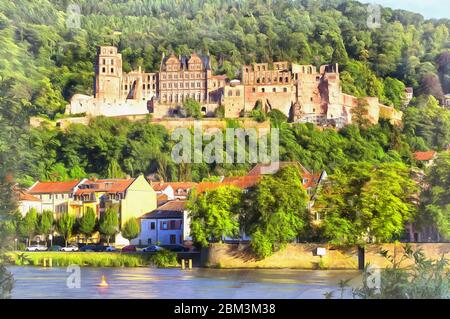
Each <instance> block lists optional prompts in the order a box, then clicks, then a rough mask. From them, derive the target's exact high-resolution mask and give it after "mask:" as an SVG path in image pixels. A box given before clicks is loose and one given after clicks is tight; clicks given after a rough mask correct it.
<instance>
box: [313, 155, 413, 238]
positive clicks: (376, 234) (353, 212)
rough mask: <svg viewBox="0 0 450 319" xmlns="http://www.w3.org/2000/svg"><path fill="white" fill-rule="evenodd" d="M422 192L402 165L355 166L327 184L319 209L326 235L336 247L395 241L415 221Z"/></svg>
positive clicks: (339, 173)
mask: <svg viewBox="0 0 450 319" xmlns="http://www.w3.org/2000/svg"><path fill="white" fill-rule="evenodd" d="M417 192H418V190H417V187H416V184H415V182H414V181H412V180H411V179H410V172H409V170H408V168H407V167H406V166H404V165H403V164H401V163H383V164H380V165H371V164H368V163H364V162H363V163H352V164H350V165H348V166H346V167H344V168H343V169H340V170H338V171H336V172H335V174H334V175H332V176H331V177H330V178H329V180H328V181H327V182H326V183H325V184H324V185H323V187H322V189H321V191H320V193H319V195H318V199H317V201H316V207H315V209H317V210H318V211H319V212H320V214H321V215H322V216H323V217H324V222H323V226H322V227H323V235H324V237H325V238H327V239H328V240H329V241H330V242H331V243H334V244H336V245H346V244H351V245H354V244H364V243H365V242H382V243H383V242H391V241H392V240H395V239H398V238H399V237H400V236H401V235H402V233H403V231H404V227H405V224H406V223H407V222H409V221H412V220H413V217H414V216H415V213H416V207H415V206H414V204H413V202H412V201H411V199H412V197H413V196H414V195H415V194H416V193H417Z"/></svg>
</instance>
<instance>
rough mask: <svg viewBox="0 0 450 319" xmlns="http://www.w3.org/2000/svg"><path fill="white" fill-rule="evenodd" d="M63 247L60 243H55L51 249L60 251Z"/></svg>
mask: <svg viewBox="0 0 450 319" xmlns="http://www.w3.org/2000/svg"><path fill="white" fill-rule="evenodd" d="M61 248H62V247H61V246H59V245H53V246H52V247H50V249H49V251H60V250H61Z"/></svg>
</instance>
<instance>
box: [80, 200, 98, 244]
mask: <svg viewBox="0 0 450 319" xmlns="http://www.w3.org/2000/svg"><path fill="white" fill-rule="evenodd" d="M96 224H97V216H96V215H95V212H94V209H92V207H88V208H87V209H86V212H85V213H84V215H83V216H82V217H81V218H80V221H79V225H80V228H79V230H80V232H81V233H82V234H83V235H85V236H86V237H87V238H89V237H90V236H92V234H93V233H94V231H95V226H96Z"/></svg>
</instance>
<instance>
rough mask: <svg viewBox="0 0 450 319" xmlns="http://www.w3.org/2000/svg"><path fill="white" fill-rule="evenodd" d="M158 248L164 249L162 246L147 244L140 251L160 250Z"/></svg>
mask: <svg viewBox="0 0 450 319" xmlns="http://www.w3.org/2000/svg"><path fill="white" fill-rule="evenodd" d="M160 250H164V248H163V247H161V246H157V245H152V246H148V247H145V248H144V249H142V251H143V252H146V253H149V252H157V251H160Z"/></svg>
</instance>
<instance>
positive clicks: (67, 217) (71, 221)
mask: <svg viewBox="0 0 450 319" xmlns="http://www.w3.org/2000/svg"><path fill="white" fill-rule="evenodd" d="M74 225H75V216H73V215H71V214H69V213H64V214H62V215H61V216H60V217H59V219H58V220H57V228H58V232H59V233H60V234H61V236H62V237H63V238H64V241H65V244H66V246H67V243H68V241H69V239H70V237H72V232H73V228H74Z"/></svg>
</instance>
